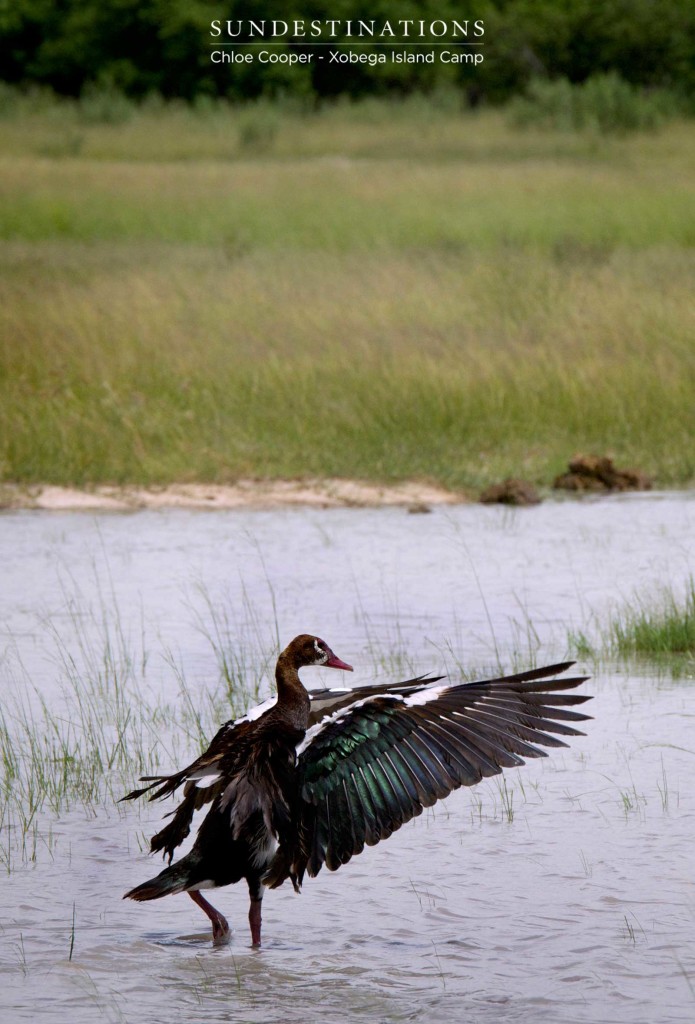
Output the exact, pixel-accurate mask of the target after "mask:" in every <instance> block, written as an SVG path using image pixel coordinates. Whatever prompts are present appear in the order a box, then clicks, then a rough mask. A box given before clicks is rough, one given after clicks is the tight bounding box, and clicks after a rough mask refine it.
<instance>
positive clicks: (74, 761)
mask: <svg viewBox="0 0 695 1024" xmlns="http://www.w3.org/2000/svg"><path fill="white" fill-rule="evenodd" d="M68 623H69V628H68ZM225 623H226V620H225V622H222V623H221V622H220V621H216V620H214V619H213V620H212V627H211V629H212V632H209V633H208V634H207V636H208V638H209V639H210V642H211V643H212V645H213V649H214V651H215V653H216V655H219V654H220V651H221V645H223V644H229V645H230V646H231V640H230V638H229V636H228V635H227V633H226V632H225V628H226V626H225ZM226 624H227V625H229V624H228V623H226ZM44 629H45V630H46V633H47V635H48V636H49V637H50V638H51V640H52V650H53V655H52V662H51V663H52V665H53V667H54V670H55V672H56V675H57V678H58V680H59V683H60V685H59V696H57V697H54V698H53V699H52V700H51V701H50V702H49V701H48V700H47V699H46V698H44V697H43V696H42V695H41V693H40V692H39V691H38V688H35V687H33V686H32V685H31V683H30V680H29V679H28V678H27V677H26V676H25V674H24V673H23V672H22V669H21V665H20V666H19V674H18V675H17V676H16V678H13V679H12V680H10V681H9V682H11V683H12V685H11V686H10V685H6V689H5V696H4V700H3V707H2V709H1V710H0V825H1V826H2V827H1V829H0V834H1V836H2V839H1V841H0V863H1V864H2V865H3V866H4V867H5V869H6V870H7V871H8V872H9V871H11V870H13V869H14V868H15V867H16V866H18V865H21V864H27V863H32V862H34V861H36V860H37V859H38V858H39V857H40V856H41V855H42V854H43V853H47V854H48V855H49V856H50V855H51V852H52V848H53V842H54V836H53V822H54V821H55V819H56V818H57V817H59V816H61V815H63V814H65V813H67V812H69V811H70V810H72V809H74V808H77V807H81V808H83V809H84V810H85V812H87V813H94V810H95V808H97V807H100V806H104V805H106V806H108V807H109V808H112V807H113V805H114V803H116V802H117V801H118V800H119V799H120V797H121V796H123V794H124V792H126V791H127V789H129V788H131V787H132V785H133V784H134V782H135V780H136V779H137V777H138V776H139V775H141V774H146V773H151V772H153V771H156V770H157V769H158V768H159V767H161V768H162V769H167V768H172V766H175V765H176V764H177V763H179V762H182V761H184V762H185V761H186V760H188V759H190V758H191V757H192V756H195V755H196V754H197V753H199V752H200V750H201V748H203V747H204V746H205V745H206V744H207V743H208V742H209V740H210V739H211V737H212V735H213V734H214V732H216V731H217V728H218V727H219V725H220V724H221V722H222V721H224V720H226V719H228V718H230V717H231V716H232V715H233V714H235V713H241V712H242V711H243V710H244V709H245V708H246V707H247V706H248V704H250V703H252V702H253V701H254V699H255V698H257V696H258V691H259V688H260V686H261V677H260V676H259V674H258V672H257V670H256V671H252V668H251V661H252V660H253V663H254V664H255V663H256V662H257V661H260V664H261V665H265V664H268V660H269V655H268V652H267V651H266V657H265V659H256V657H255V652H254V651H253V641H252V640H251V638H249V643H248V645H247V647H245V648H243V649H242V653H239V654H237V655H232V654H231V652H230V650H227V651H226V653H225V660H224V665H225V666H229V665H232V664H233V665H234V672H233V673H232V674H229V673H227V674H225V672H224V671H223V670H222V666H220V671H219V674H218V678H217V679H215V678H213V679H211V680H209V681H208V682H207V685H206V688H205V690H204V692H203V693H202V694H201V693H199V692H195V693H194V692H193V691H192V688H191V686H190V685H189V684H188V683H187V682H186V679H185V676H184V674H183V672H181V671H175V672H174V673H173V674H174V678H175V679H176V681H177V683H178V692H177V693H175V698H174V699H173V700H171V699H169V698H167V697H166V696H165V695H164V694H163V693H162V692H160V691H158V690H157V689H156V688H155V689H153V688H152V687H150V686H148V684H147V679H146V669H147V664H148V660H149V657H148V653H147V651H146V649H145V648H144V646H143V645H142V644H141V643H138V642H136V641H133V639H132V638H131V637H129V636H126V634H125V632H124V630H123V627H122V620H121V618H120V615H119V614H118V609H117V607H116V606H114V605H113V604H112V603H111V601H110V600H109V595H108V593H106V594H100V598H99V601H98V602H97V607H96V610H94V609H91V608H89V607H87V606H85V605H84V604H81V603H80V602H79V600H78V599H77V598H74V599H72V600H70V601H69V602H68V618H67V621H66V619H65V616H61V620H60V624H59V625H58V624H56V623H55V622H54V621H52V620H48V621H46V622H45V623H44ZM66 635H67V636H70V637H71V639H70V640H66V639H64V637H65V636H66ZM141 639H142V638H141ZM256 639H257V638H256ZM244 650H245V651H246V655H244V654H243V651H244ZM161 656H162V659H163V661H164V663H165V665H168V666H169V668H176V663H175V658H174V655H173V654H172V652H171V651H169V650H165V651H163V652H161ZM245 657H248V661H246V660H245ZM5 682H6V683H7V682H8V680H5Z"/></svg>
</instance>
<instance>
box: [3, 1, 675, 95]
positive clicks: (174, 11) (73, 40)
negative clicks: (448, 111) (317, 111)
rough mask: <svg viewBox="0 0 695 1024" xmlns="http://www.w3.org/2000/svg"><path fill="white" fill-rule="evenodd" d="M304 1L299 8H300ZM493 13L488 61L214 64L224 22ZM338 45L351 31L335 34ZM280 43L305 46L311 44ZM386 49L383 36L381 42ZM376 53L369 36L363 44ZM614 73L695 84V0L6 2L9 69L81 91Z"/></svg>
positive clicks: (490, 83)
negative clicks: (213, 49)
mask: <svg viewBox="0 0 695 1024" xmlns="http://www.w3.org/2000/svg"><path fill="white" fill-rule="evenodd" d="M290 10H292V9H290ZM293 17H297V18H305V19H307V20H309V19H312V18H317V19H321V20H324V19H327V18H333V19H340V20H341V21H343V22H344V21H346V20H347V19H355V20H357V19H360V18H363V19H364V18H365V17H369V18H374V19H376V20H377V21H383V20H386V19H392V20H393V21H394V22H395V21H397V20H398V19H403V18H413V19H417V20H419V19H423V20H424V21H425V22H427V23H429V22H430V21H432V20H433V19H442V20H450V19H453V18H456V19H458V20H462V19H466V18H469V19H471V21H472V20H475V19H483V20H484V23H485V36H484V43H485V45H484V51H481V52H484V55H485V60H484V63H483V64H482V65H481V66H480V67H477V68H471V67H470V66H465V65H464V66H462V67H459V66H456V65H452V64H443V63H440V62H438V61H437V62H435V63H434V64H433V65H422V64H418V65H407V64H393V63H391V62H389V63H387V64H376V65H370V64H359V65H354V66H350V67H347V68H346V67H338V66H336V65H329V64H328V63H327V62H326V61H325V60H324V61H318V60H316V61H314V62H313V63H312V64H310V65H304V66H294V67H291V68H288V67H287V65H281V64H276V65H273V66H269V65H260V64H259V63H258V62H256V61H254V62H253V63H252V64H248V65H240V66H231V67H230V66H229V65H226V64H225V65H215V64H213V63H212V62H211V61H210V43H211V41H213V40H212V38H211V36H210V23H211V21H212V20H213V19H220V20H221V21H222V22H224V21H226V20H227V19H230V20H233V21H236V19H243V20H244V21H246V20H248V19H263V18H265V19H267V20H272V19H273V18H279V19H283V20H285V21H289V20H290V19H291V18H293ZM336 41H337V42H340V39H337V40H336ZM282 46H286V47H288V48H290V49H292V48H293V49H294V50H296V51H299V52H301V51H302V50H303V49H304V50H306V46H307V44H306V42H303V41H301V40H298V39H294V40H293V39H292V38H289V39H288V41H287V42H286V43H283V44H282ZM373 50H374V52H378V51H379V47H377V46H375V47H374V48H373ZM361 51H362V52H365V53H369V52H370V46H369V45H367V46H364V47H362V48H361ZM606 71H613V72H615V73H617V74H618V75H619V76H620V77H621V78H622V79H624V80H625V81H627V82H630V83H633V84H635V85H640V86H644V87H647V88H668V89H670V90H672V91H675V92H678V93H681V94H682V95H684V96H688V97H692V96H693V95H694V94H695V6H693V4H692V3H691V0H660V3H658V4H656V3H654V2H653V0H605V2H604V3H600V4H599V3H596V2H595V0H513V2H512V0H476V2H473V0H459V2H453V0H439V2H437V0H421V2H415V0H413V2H403V0H372V2H370V4H369V5H368V10H365V4H364V2H363V0H338V2H337V3H331V4H327V3H323V2H321V0H309V2H307V3H306V4H305V5H302V6H301V7H298V8H297V9H295V10H294V11H292V13H291V14H290V13H289V11H288V7H287V5H286V4H281V3H279V2H277V0H226V2H224V0H12V3H4V4H0V77H2V78H3V79H4V80H5V81H7V82H11V83H15V84H21V85H36V84H38V85H43V86H50V87H51V88H53V89H54V90H56V91H57V92H59V93H63V94H67V95H78V94H80V93H81V92H82V90H83V89H84V88H85V86H92V87H93V86H94V85H97V86H107V87H109V88H112V89H113V88H115V89H118V90H120V91H123V92H125V93H126V94H127V95H129V96H132V97H142V96H145V95H147V94H148V93H153V92H156V93H161V94H162V95H164V96H168V97H181V98H184V99H187V100H192V99H194V98H196V97H199V96H206V95H207V96H226V97H228V98H230V99H242V98H251V97H255V96H258V95H261V94H269V95H278V94H280V95H292V96H297V97H299V98H302V99H305V100H310V101H311V100H315V99H317V98H321V97H325V96H335V95H339V94H347V95H350V96H362V95H365V94H380V93H381V94H383V93H392V94H393V93H396V94H398V93H408V92H412V91H414V90H416V89H421V90H428V91H429V90H432V89H435V88H438V87H440V86H444V85H452V84H456V85H458V86H460V87H461V88H462V90H463V91H464V93H465V94H466V95H467V97H468V100H469V101H470V102H471V103H475V102H478V101H480V100H487V101H491V102H499V101H503V100H506V99H508V98H509V97H510V96H512V95H515V94H518V93H521V92H523V90H524V89H525V87H526V85H527V84H528V82H529V81H530V80H531V79H532V78H537V77H539V76H541V77H547V78H550V79H553V78H557V77H564V78H567V79H568V80H569V81H570V82H583V81H585V80H586V79H587V78H589V77H590V76H591V75H595V74H597V73H601V72H606Z"/></svg>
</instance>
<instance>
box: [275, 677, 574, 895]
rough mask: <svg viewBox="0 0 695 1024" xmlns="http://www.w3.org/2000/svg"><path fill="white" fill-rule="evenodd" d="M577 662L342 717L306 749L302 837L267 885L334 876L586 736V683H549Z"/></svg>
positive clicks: (314, 734)
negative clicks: (492, 781)
mask: <svg viewBox="0 0 695 1024" xmlns="http://www.w3.org/2000/svg"><path fill="white" fill-rule="evenodd" d="M572 664H573V662H564V663H562V664H560V665H551V666H549V667H547V668H543V669H535V670H533V671H531V672H522V673H519V674H517V675H514V676H506V677H501V678H499V679H491V680H485V681H483V682H477V683H463V684H459V685H454V686H451V685H441V686H437V685H430V686H428V687H426V688H419V689H416V690H415V691H414V692H411V693H410V694H405V695H398V694H395V693H388V694H383V695H378V696H372V697H367V698H366V699H365V700H363V701H361V702H359V703H357V704H353V705H351V706H350V707H348V708H346V709H344V710H341V711H338V712H337V714H335V715H334V716H332V717H331V718H330V719H327V720H325V721H324V722H322V723H319V724H318V725H316V726H315V727H314V728H313V729H310V730H309V731H308V732H307V734H306V738H305V740H304V742H303V744H302V745H301V746H300V748H299V760H298V772H299V806H298V808H297V812H296V813H297V829H296V834H297V840H296V843H295V846H294V848H293V849H292V850H287V849H283V848H281V849H280V850H278V853H277V855H276V857H275V859H274V861H273V864H272V865H271V867H270V869H269V871H268V874H267V876H266V878H265V882H266V884H268V885H270V886H271V887H275V886H277V885H280V884H281V883H282V882H283V881H284V880H285V879H286V878H288V877H291V878H292V880H293V882H294V883H295V884H296V885H298V884H299V883H301V880H302V878H303V876H304V873H305V872H306V871H308V873H309V875H311V876H314V875H316V874H318V872H319V871H320V869H321V866H322V865H323V864H326V866H327V867H328V868H329V870H331V871H335V870H336V869H337V868H339V867H340V865H341V864H346V863H347V862H348V861H349V860H350V858H351V857H353V856H354V855H355V854H357V853H360V852H361V851H362V850H363V848H364V846H365V844H366V845H368V846H373V845H374V844H375V843H378V842H379V840H380V839H385V838H387V837H388V836H390V835H391V833H392V832H395V831H396V829H398V828H400V826H401V825H403V824H404V823H405V822H406V821H409V820H410V819H411V818H413V817H415V816H416V815H418V814H420V813H421V811H422V809H423V807H429V806H431V805H432V804H434V803H435V802H436V801H437V800H439V799H441V798H442V797H445V796H447V795H448V794H449V793H451V792H452V791H453V790H454V789H458V787H459V786H473V785H475V784H476V783H477V782H480V780H481V779H482V778H484V777H486V776H490V775H496V774H498V773H499V772H501V771H502V769H503V768H507V767H511V766H514V765H521V764H524V760H523V759H524V758H527V757H544V756H546V752H545V751H544V750H541V749H540V748H539V746H538V744H540V745H541V746H545V747H564V746H566V745H567V744H566V743H565V742H564V741H563V740H561V739H559V738H558V737H559V736H578V735H582V733H580V732H579V731H578V730H577V729H575V728H574V727H573V726H572V725H569V724H567V723H569V722H578V721H583V720H586V719H587V718H589V717H590V716H588V715H584V714H582V713H580V712H576V711H572V710H569V709H570V707H571V706H573V705H577V704H582V703H583V702H584V701H586V700H589V699H590V698H589V697H588V696H584V695H581V694H571V693H567V692H563V691H567V690H572V689H574V688H575V687H577V686H579V685H580V683H583V682H584V681H585V679H586V677H573V678H568V679H560V680H558V679H554V678H549V677H551V676H555V675H557V674H558V673H560V672H563V671H565V670H566V669H567V668H569V667H570V665H572Z"/></svg>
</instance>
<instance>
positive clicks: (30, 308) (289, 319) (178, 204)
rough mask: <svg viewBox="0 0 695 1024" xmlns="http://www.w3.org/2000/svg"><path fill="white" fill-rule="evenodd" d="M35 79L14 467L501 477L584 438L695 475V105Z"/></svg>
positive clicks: (16, 229)
mask: <svg viewBox="0 0 695 1024" xmlns="http://www.w3.org/2000/svg"><path fill="white" fill-rule="evenodd" d="M23 102H25V107H24V108H23V110H22V116H18V115H17V111H16V109H15V108H12V109H10V110H9V112H8V113H7V114H6V116H5V119H4V120H2V121H0V197H1V199H2V202H0V478H1V479H3V480H5V481H17V482H20V483H25V484H32V483H43V482H49V483H56V484H73V483H74V484H81V485H89V484H97V483H137V484H165V483H168V482H174V481H194V480H197V481H206V482H229V481H233V480H235V479H237V478H239V477H243V476H254V477H271V478H273V477H274V478H281V477H288V478H293V477H302V476H304V477H310V476H340V477H357V478H361V479H367V480H401V479H407V478H423V479H430V480H433V481H438V482H440V483H442V484H444V485H446V486H449V487H452V488H462V489H466V488H471V489H472V488H477V487H480V486H482V485H484V484H486V483H489V482H491V481H493V480H496V479H499V478H500V477H503V476H507V475H523V476H526V477H528V478H530V479H531V480H533V481H535V482H537V483H548V482H550V480H551V479H552V477H553V476H554V474H556V473H557V472H559V471H560V470H561V469H563V468H564V466H565V465H566V463H567V461H568V459H569V458H570V457H571V456H572V455H573V454H574V453H575V452H576V451H577V450H585V451H590V452H597V453H601V454H603V453H606V454H611V455H613V457H614V458H615V459H616V461H617V462H618V463H619V464H623V463H626V464H633V465H636V466H639V467H640V468H641V469H643V470H644V471H646V472H648V473H650V474H652V475H654V476H655V477H656V480H657V482H658V483H659V484H661V485H674V484H676V485H684V484H687V483H689V482H691V481H692V480H693V479H694V478H695V445H693V421H692V409H693V407H695V387H694V386H693V380H695V374H694V373H693V370H694V369H695V356H694V354H693V348H692V340H691V339H692V336H693V331H694V330H695V316H694V314H693V306H692V281H693V273H694V271H695V256H694V255H693V243H694V242H695V218H693V215H692V210H693V208H694V199H695V197H694V196H693V192H694V191H695V189H694V188H693V175H692V167H693V166H695V141H694V140H693V136H692V132H691V131H690V128H689V126H688V125H686V124H674V125H671V126H669V127H668V128H666V129H664V130H663V132H662V133H661V134H659V135H656V136H653V135H649V136H647V135H634V136H631V137H629V138H624V139H620V140H616V139H612V138H594V137H591V136H587V135H581V134H565V135H562V134H559V135H558V134H556V135H549V134H548V133H545V132H541V131H538V132H534V131H528V132H523V133H522V132H516V131H514V130H513V129H511V128H509V127H507V126H505V123H504V118H503V117H502V116H501V115H498V114H485V115H483V116H473V115H466V116H464V115H462V114H461V113H460V112H458V111H452V110H451V109H450V108H448V107H447V106H446V104H441V105H439V106H432V105H431V104H430V105H429V106H428V105H427V104H426V103H424V101H411V102H410V103H405V104H401V105H393V104H391V105H385V104H378V103H373V102H372V103H367V104H364V105H362V106H359V107H351V106H345V107H341V106H339V107H336V108H334V109H333V110H326V111H323V112H321V113H319V114H316V115H313V116H309V115H306V114H302V113H301V112H297V111H296V110H292V109H291V108H272V107H269V106H267V105H263V104H261V105H259V106H258V107H257V108H255V109H251V110H246V111H233V110H230V109H229V108H223V107H219V106H217V105H214V104H213V105H211V106H210V107H209V108H205V109H200V110H198V111H194V110H191V109H189V108H184V107H170V108H162V109H148V108H143V109H134V110H131V111H129V112H128V113H127V117H126V118H125V119H124V120H123V119H122V120H120V121H119V118H115V117H114V118H112V120H111V121H108V120H105V118H104V115H103V113H102V114H99V112H98V111H97V112H96V114H93V116H92V117H91V118H90V117H88V116H87V115H86V113H85V111H84V110H81V109H80V108H79V107H78V106H76V105H74V104H72V105H71V104H67V103H66V104H62V105H55V104H53V105H50V104H47V103H44V102H43V101H42V102H39V101H38V100H35V101H33V104H34V105H33V106H31V105H30V104H29V101H28V100H27V101H23ZM27 104H29V105H28V106H27ZM119 116H120V115H119ZM100 118H101V119H100ZM254 118H255V119H258V120H259V121H260V123H261V127H263V125H265V128H264V129H263V131H260V130H258V131H256V130H255V129H254V130H251V129H249V128H248V125H249V124H252V125H253V124H254V123H255V122H254ZM244 125H247V127H246V128H244ZM272 126H274V127H272ZM72 131H75V132H79V133H80V137H81V139H82V141H81V142H80V144H79V147H77V148H75V147H73V148H75V151H74V152H60V151H59V147H58V148H57V149H56V145H57V141H59V140H60V139H69V137H70V132H72ZM259 139H260V141H259ZM244 140H246V141H244Z"/></svg>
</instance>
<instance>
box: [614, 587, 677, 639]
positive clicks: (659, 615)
mask: <svg viewBox="0 0 695 1024" xmlns="http://www.w3.org/2000/svg"><path fill="white" fill-rule="evenodd" d="M611 635H612V641H613V646H614V648H615V650H616V651H617V652H618V653H619V654H621V655H633V654H635V655H641V656H651V657H660V656H663V655H671V654H675V655H683V656H686V657H690V658H695V582H693V581H691V584H690V589H689V591H688V593H687V594H686V597H685V600H683V601H679V600H677V598H676V597H675V596H674V594H673V593H672V592H671V591H666V592H665V593H664V594H663V595H662V597H661V600H660V601H658V602H657V603H656V605H654V606H652V605H650V604H648V603H647V602H646V601H645V602H640V604H639V605H638V606H637V607H636V608H628V609H626V610H625V611H624V612H623V613H622V615H620V616H618V617H617V618H616V619H615V620H614V621H613V623H612V624H611Z"/></svg>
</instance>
